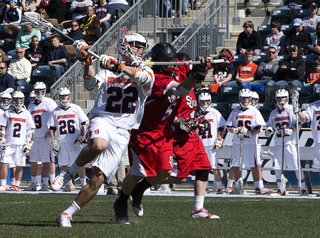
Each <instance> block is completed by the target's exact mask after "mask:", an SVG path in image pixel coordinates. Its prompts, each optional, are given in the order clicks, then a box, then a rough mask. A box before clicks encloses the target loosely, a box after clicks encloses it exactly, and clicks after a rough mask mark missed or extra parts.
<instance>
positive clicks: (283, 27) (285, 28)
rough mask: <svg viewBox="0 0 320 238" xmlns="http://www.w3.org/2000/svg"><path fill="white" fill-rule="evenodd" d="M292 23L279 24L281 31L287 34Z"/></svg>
mask: <svg viewBox="0 0 320 238" xmlns="http://www.w3.org/2000/svg"><path fill="white" fill-rule="evenodd" d="M292 27H293V25H290V24H284V25H281V31H282V32H283V34H285V35H286V34H288V33H289V31H291V29H292Z"/></svg>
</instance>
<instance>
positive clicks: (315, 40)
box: [310, 22, 320, 55]
mask: <svg viewBox="0 0 320 238" xmlns="http://www.w3.org/2000/svg"><path fill="white" fill-rule="evenodd" d="M310 51H311V53H313V54H317V55H320V22H318V23H317V27H316V33H315V34H314V35H313V36H312V45H311V46H310Z"/></svg>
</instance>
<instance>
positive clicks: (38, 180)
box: [36, 175, 41, 184]
mask: <svg viewBox="0 0 320 238" xmlns="http://www.w3.org/2000/svg"><path fill="white" fill-rule="evenodd" d="M36 183H38V184H41V175H37V179H36Z"/></svg>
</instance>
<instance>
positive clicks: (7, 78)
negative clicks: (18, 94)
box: [0, 62, 15, 93]
mask: <svg viewBox="0 0 320 238" xmlns="http://www.w3.org/2000/svg"><path fill="white" fill-rule="evenodd" d="M14 84H15V80H14V78H13V76H12V75H11V74H8V73H7V64H6V63H5V62H0V93H1V92H3V91H5V90H7V89H8V88H11V89H12V90H11V91H8V92H9V93H11V92H13V91H14Z"/></svg>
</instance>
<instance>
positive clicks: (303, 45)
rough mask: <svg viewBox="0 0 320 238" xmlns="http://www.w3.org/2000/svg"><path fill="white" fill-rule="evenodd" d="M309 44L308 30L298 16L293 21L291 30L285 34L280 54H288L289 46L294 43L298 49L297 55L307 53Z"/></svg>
mask: <svg viewBox="0 0 320 238" xmlns="http://www.w3.org/2000/svg"><path fill="white" fill-rule="evenodd" d="M309 44H311V36H310V32H309V31H308V30H306V29H305V28H304V26H303V22H302V20H301V19H300V18H296V19H295V20H294V23H293V28H292V30H291V31H290V32H289V33H288V34H287V35H286V40H285V41H284V47H285V50H283V51H281V54H284V55H286V54H289V53H290V52H289V47H290V46H291V45H296V46H297V47H298V49H299V55H303V54H306V53H308V51H309V48H308V45H309Z"/></svg>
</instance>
